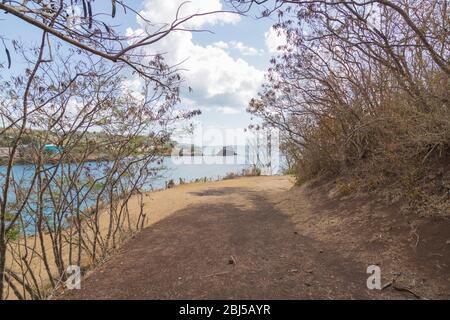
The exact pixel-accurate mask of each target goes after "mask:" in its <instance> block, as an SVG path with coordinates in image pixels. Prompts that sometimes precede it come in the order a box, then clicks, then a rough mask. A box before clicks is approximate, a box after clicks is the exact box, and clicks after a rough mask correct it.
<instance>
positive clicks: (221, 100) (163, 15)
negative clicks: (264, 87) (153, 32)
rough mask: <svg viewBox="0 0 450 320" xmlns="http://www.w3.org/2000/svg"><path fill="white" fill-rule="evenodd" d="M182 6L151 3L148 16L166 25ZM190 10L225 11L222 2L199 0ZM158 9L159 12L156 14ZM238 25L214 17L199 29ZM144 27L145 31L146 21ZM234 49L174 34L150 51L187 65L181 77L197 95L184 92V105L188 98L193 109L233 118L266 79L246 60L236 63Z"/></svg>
mask: <svg viewBox="0 0 450 320" xmlns="http://www.w3.org/2000/svg"><path fill="white" fill-rule="evenodd" d="M181 2H182V1H178V0H176V1H167V0H147V1H146V4H145V8H146V13H145V15H146V16H147V17H149V18H150V17H153V16H154V19H158V20H156V21H164V19H167V21H170V17H172V16H173V15H175V12H176V8H177V7H178V4H179V3H181ZM186 6H192V8H191V9H189V10H190V12H206V11H209V10H220V9H221V8H222V5H221V3H220V1H219V0H208V1H202V0H196V1H191V2H189V3H187V4H186ZM155 8H158V10H157V11H155V10H154V9H155ZM194 8H196V9H194ZM147 11H148V12H147ZM138 21H139V19H138ZM153 21H155V20H153ZM235 22H236V17H235V16H230V15H212V16H206V17H201V18H199V19H198V21H197V22H195V25H196V26H203V27H204V28H207V27H208V26H207V25H214V24H220V23H235ZM140 27H141V28H142V29H144V28H145V24H144V23H143V22H142V21H141V22H140ZM142 29H140V30H129V32H128V33H129V34H130V35H132V34H134V35H136V34H140V32H142ZM230 45H231V44H227V43H225V42H223V41H219V42H215V43H212V44H210V45H206V46H202V45H199V44H196V43H194V41H193V36H192V33H191V32H185V31H179V32H173V33H171V34H170V35H168V36H167V37H166V38H163V39H162V40H161V41H159V42H157V43H155V44H154V45H152V46H150V47H147V48H146V50H149V52H150V53H164V57H165V59H166V61H167V62H168V63H169V64H178V63H180V62H182V61H184V62H183V64H182V65H181V66H180V68H181V69H182V70H181V71H180V73H181V75H182V76H183V77H184V78H185V80H186V85H187V86H190V87H191V88H192V89H193V92H191V93H187V92H184V93H183V96H182V98H183V102H185V98H188V99H189V100H190V101H189V105H190V106H193V107H199V108H200V109H202V108H201V106H206V107H210V108H211V107H213V108H216V109H217V110H218V111H219V112H222V113H224V114H225V113H226V114H230V112H233V113H234V110H237V109H242V111H244V110H245V108H246V106H247V104H248V101H249V100H250V99H251V98H252V97H254V96H255V95H256V93H257V91H258V89H259V87H260V85H261V83H262V81H263V77H264V72H263V71H261V70H258V69H257V68H255V67H253V66H252V65H250V64H248V63H247V62H246V61H245V60H243V59H240V58H237V59H235V58H233V57H232V56H230V54H229V53H228V52H227V51H226V49H227V48H228V47H229V46H230ZM240 47H241V48H242V50H244V48H245V49H246V50H247V53H250V52H251V51H252V50H251V49H249V48H250V47H246V46H244V45H243V44H242V46H240ZM255 50H256V49H255ZM219 108H221V109H219ZM224 108H226V109H224ZM230 110H233V111H230Z"/></svg>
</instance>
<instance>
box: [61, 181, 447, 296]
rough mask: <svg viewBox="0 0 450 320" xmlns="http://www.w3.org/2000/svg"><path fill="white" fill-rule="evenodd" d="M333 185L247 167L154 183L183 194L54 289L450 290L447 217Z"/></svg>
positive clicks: (212, 292)
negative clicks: (77, 277)
mask: <svg viewBox="0 0 450 320" xmlns="http://www.w3.org/2000/svg"><path fill="white" fill-rule="evenodd" d="M332 190H333V185H332V184H323V185H319V186H303V187H293V181H292V178H290V177H252V178H239V179H234V180H227V181H220V182H215V183H207V184H203V185H202V184H196V185H194V186H181V187H177V188H175V189H173V190H167V191H163V192H160V193H159V194H158V195H157V197H158V198H159V199H160V201H164V200H163V199H164V198H165V197H164V192H166V195H167V198H168V199H170V198H173V196H174V195H175V194H177V197H178V198H180V199H189V201H186V206H185V207H180V206H179V207H178V209H177V210H176V211H175V212H172V213H170V214H167V215H165V216H164V217H163V218H161V219H156V220H155V222H154V223H153V224H151V225H150V226H149V227H147V228H146V229H144V230H143V231H142V232H140V233H139V234H138V235H137V236H136V237H134V238H133V239H131V240H130V241H128V242H127V243H126V244H125V245H124V246H123V247H122V249H121V250H120V252H119V253H117V254H115V255H114V256H113V257H112V258H111V259H110V260H109V261H108V262H106V263H104V264H103V265H102V266H100V267H99V268H97V269H96V270H94V271H93V272H91V273H90V274H89V275H88V276H87V277H86V278H85V279H83V281H82V289H81V290H73V291H68V292H66V293H65V294H64V295H63V296H62V297H61V298H63V299H417V298H437V299H448V298H450V254H449V253H450V222H449V221H448V220H446V219H444V218H440V219H438V220H435V219H433V218H420V219H413V218H412V217H408V216H403V215H400V214H398V212H397V210H396V208H395V207H393V206H390V207H386V206H384V205H382V204H381V203H380V202H378V201H377V200H376V199H371V198H368V197H366V198H358V199H345V198H339V197H338V196H335V195H333V192H332ZM177 203H178V202H177ZM161 205H162V207H167V206H168V205H169V206H170V204H167V203H164V204H161ZM153 206H154V208H153V211H157V208H158V204H157V203H153ZM372 264H376V265H379V266H380V268H381V273H382V284H383V285H384V286H386V288H385V289H383V290H369V289H368V288H367V286H366V280H367V278H368V276H369V274H367V273H366V268H367V266H368V265H372ZM393 280H394V281H393ZM391 283H392V284H391ZM389 284H391V285H389Z"/></svg>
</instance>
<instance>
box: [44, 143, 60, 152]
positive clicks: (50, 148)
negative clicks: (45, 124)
mask: <svg viewBox="0 0 450 320" xmlns="http://www.w3.org/2000/svg"><path fill="white" fill-rule="evenodd" d="M44 150H45V151H48V152H51V153H59V152H62V151H64V149H63V148H60V147H58V146H55V145H54V144H46V145H45V146H44Z"/></svg>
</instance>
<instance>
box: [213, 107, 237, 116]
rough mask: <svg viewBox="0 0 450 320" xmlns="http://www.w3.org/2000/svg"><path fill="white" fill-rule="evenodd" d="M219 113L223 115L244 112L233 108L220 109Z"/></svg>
mask: <svg viewBox="0 0 450 320" xmlns="http://www.w3.org/2000/svg"><path fill="white" fill-rule="evenodd" d="M217 111H218V112H220V113H223V114H238V113H241V111H242V110H239V109H235V108H231V107H218V108H217Z"/></svg>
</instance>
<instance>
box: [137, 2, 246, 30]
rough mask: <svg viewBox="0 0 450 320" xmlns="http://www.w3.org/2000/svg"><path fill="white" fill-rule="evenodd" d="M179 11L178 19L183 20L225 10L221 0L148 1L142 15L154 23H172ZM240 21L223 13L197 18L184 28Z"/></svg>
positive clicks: (232, 15)
mask: <svg viewBox="0 0 450 320" xmlns="http://www.w3.org/2000/svg"><path fill="white" fill-rule="evenodd" d="M180 6H181V7H180ZM178 10H179V12H178V18H179V19H183V18H186V17H188V16H190V15H193V14H205V13H208V12H214V11H223V10H225V8H224V7H223V5H222V3H221V2H220V0H207V1H205V0H190V1H185V0H147V1H146V2H145V5H144V10H143V11H142V12H141V14H142V15H143V16H144V17H145V18H146V19H148V20H150V21H151V22H152V23H171V22H172V21H174V20H175V18H176V16H177V11H178ZM239 20H240V16H239V15H238V14H234V13H226V12H222V13H215V14H207V15H201V16H196V17H194V18H193V19H190V20H189V21H187V22H186V23H184V26H185V27H187V28H198V27H201V26H203V25H207V24H208V25H215V24H225V23H236V22H238V21H239ZM141 23H142V21H141Z"/></svg>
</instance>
